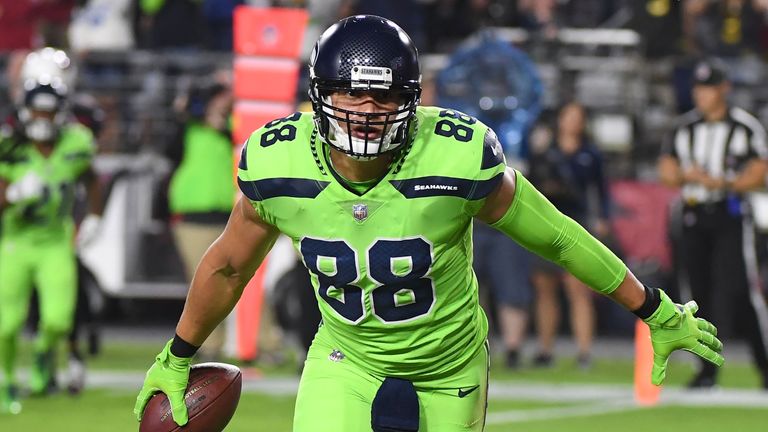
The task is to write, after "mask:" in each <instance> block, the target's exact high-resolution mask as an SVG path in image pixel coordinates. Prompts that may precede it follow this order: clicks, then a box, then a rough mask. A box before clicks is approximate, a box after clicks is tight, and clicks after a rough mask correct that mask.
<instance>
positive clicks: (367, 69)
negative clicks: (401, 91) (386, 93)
mask: <svg viewBox="0 0 768 432" xmlns="http://www.w3.org/2000/svg"><path fill="white" fill-rule="evenodd" d="M351 75H352V88H366V89H368V88H377V89H385V90H388V89H389V88H390V87H391V86H392V69H390V68H387V67H375V66H355V67H353V68H352V74H351Z"/></svg>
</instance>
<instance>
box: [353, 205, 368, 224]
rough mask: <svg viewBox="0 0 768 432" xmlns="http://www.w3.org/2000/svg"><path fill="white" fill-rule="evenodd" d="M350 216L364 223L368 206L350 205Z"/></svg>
mask: <svg viewBox="0 0 768 432" xmlns="http://www.w3.org/2000/svg"><path fill="white" fill-rule="evenodd" d="M352 216H353V217H354V218H355V219H356V220H357V221H358V222H362V221H364V220H365V219H366V218H367V217H368V205H366V204H352Z"/></svg>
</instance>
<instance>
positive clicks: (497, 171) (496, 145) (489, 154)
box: [466, 125, 507, 216]
mask: <svg viewBox="0 0 768 432" xmlns="http://www.w3.org/2000/svg"><path fill="white" fill-rule="evenodd" d="M479 131H480V132H482V136H483V141H482V149H481V151H480V152H481V157H480V163H479V165H480V166H479V167H475V168H474V169H475V170H476V174H475V178H474V183H475V185H476V186H475V191H474V193H473V194H472V195H473V196H472V198H475V199H474V200H469V201H467V206H466V209H467V212H468V213H469V214H470V215H471V216H474V215H476V214H477V212H479V211H480V209H481V208H482V207H483V204H484V203H485V198H487V197H488V195H490V194H491V193H492V192H493V191H494V190H496V188H497V187H498V186H499V184H501V181H502V179H503V177H504V171H505V170H506V169H507V162H506V158H505V156H504V149H503V147H502V145H501V142H500V141H499V138H498V136H497V135H496V133H495V132H494V131H493V129H491V128H489V127H486V126H485V125H480V128H479ZM474 163H476V162H474ZM477 168H479V169H477Z"/></svg>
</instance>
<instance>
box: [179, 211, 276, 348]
mask: <svg viewBox="0 0 768 432" xmlns="http://www.w3.org/2000/svg"><path fill="white" fill-rule="evenodd" d="M278 234H279V233H278V231H277V229H276V228H275V227H273V226H271V225H269V224H267V223H266V222H264V221H262V220H261V219H260V218H259V216H258V214H257V213H256V211H255V210H254V209H253V207H252V206H251V204H250V203H249V202H248V200H247V199H245V198H241V199H240V200H239V201H238V203H237V204H236V205H235V208H234V209H233V210H232V214H231V215H230V218H229V222H228V223H227V227H226V228H225V229H224V232H223V233H222V234H221V236H219V238H218V239H216V241H215V242H214V243H213V244H212V245H211V247H210V248H208V251H206V253H205V255H203V258H202V260H201V261H200V264H199V265H198V267H197V270H196V271H195V276H194V278H193V279H192V285H191V287H190V289H189V294H188V295H187V302H186V304H185V305H184V311H183V312H182V314H181V318H180V319H179V323H178V325H177V327H176V334H178V335H179V336H180V337H181V338H182V339H184V340H185V341H187V342H189V343H191V344H192V345H196V346H200V345H202V343H203V341H205V339H206V338H207V337H208V335H209V334H210V333H211V332H212V331H213V329H214V328H215V327H216V326H217V325H218V324H219V323H220V322H221V321H222V320H223V319H224V318H225V317H226V316H227V315H228V314H229V312H230V311H232V308H233V307H234V306H235V304H236V303H237V301H238V300H239V299H240V295H241V294H242V292H243V288H245V285H246V284H247V283H248V281H249V280H250V279H251V277H252V276H253V273H254V272H255V271H256V269H257V268H258V266H259V265H260V264H261V262H262V261H263V259H264V257H265V256H266V255H267V253H268V252H269V250H270V249H271V248H272V245H273V244H274V243H275V240H276V239H277V236H278Z"/></svg>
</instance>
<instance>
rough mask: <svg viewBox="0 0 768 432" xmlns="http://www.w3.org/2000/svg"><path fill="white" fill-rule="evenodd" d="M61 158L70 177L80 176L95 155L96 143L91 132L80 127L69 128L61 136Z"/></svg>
mask: <svg viewBox="0 0 768 432" xmlns="http://www.w3.org/2000/svg"><path fill="white" fill-rule="evenodd" d="M61 144H62V145H63V147H64V148H63V151H62V157H63V158H64V160H65V161H66V163H67V165H68V166H69V169H70V170H71V172H72V176H73V177H75V178H77V177H79V176H81V175H82V174H83V173H85V171H86V170H87V169H88V168H89V167H90V166H91V163H92V162H93V157H94V156H95V155H96V143H95V142H94V140H93V134H92V133H91V131H90V130H89V129H88V128H86V127H84V126H80V125H73V126H69V127H67V128H66V129H65V131H64V132H63V136H62V143H61Z"/></svg>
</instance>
